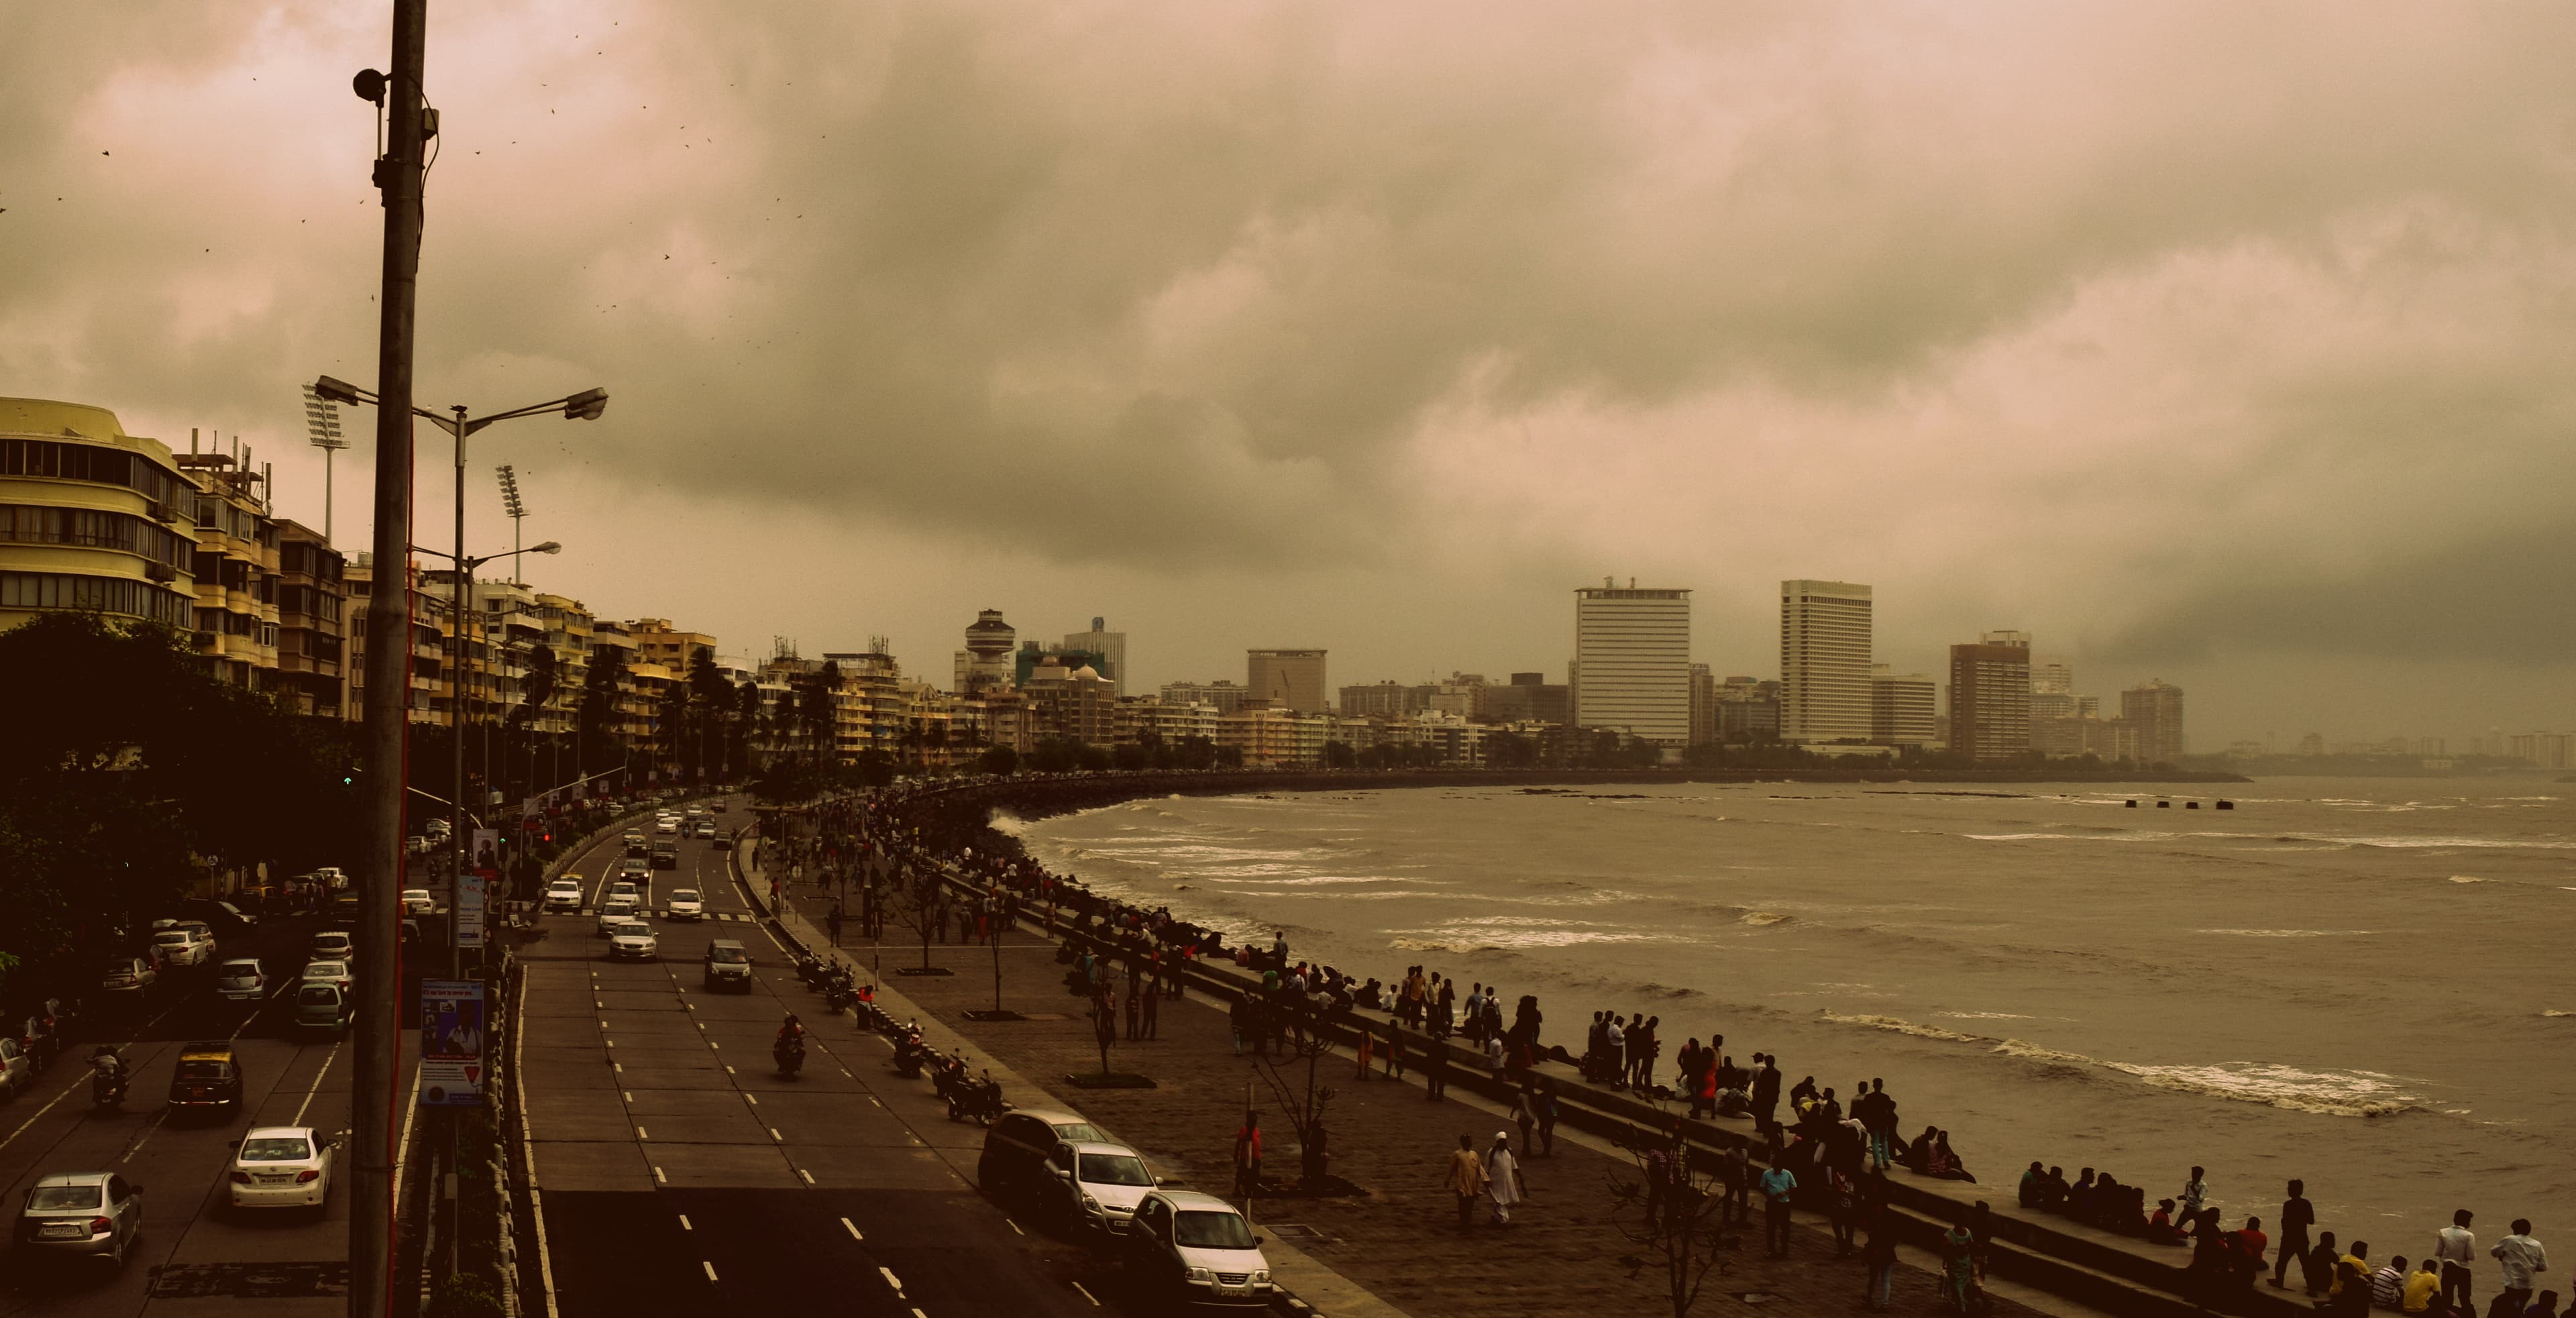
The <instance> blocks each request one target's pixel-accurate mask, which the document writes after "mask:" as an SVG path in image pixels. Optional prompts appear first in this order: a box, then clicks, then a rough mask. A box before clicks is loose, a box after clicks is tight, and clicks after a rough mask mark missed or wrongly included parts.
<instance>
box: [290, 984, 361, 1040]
mask: <svg viewBox="0 0 2576 1318" xmlns="http://www.w3.org/2000/svg"><path fill="white" fill-rule="evenodd" d="M356 1010H357V1003H356V1002H355V1001H354V1000H353V999H352V995H350V994H347V993H343V992H341V991H340V986H339V985H337V984H331V983H323V982H319V981H310V982H307V983H306V984H304V985H303V986H302V987H300V988H298V989H296V990H295V1028H297V1029H299V1030H320V1031H327V1032H332V1033H337V1032H339V1031H342V1030H346V1029H348V1028H349V1017H350V1015H351V1014H352V1013H353V1012H355V1011H356Z"/></svg>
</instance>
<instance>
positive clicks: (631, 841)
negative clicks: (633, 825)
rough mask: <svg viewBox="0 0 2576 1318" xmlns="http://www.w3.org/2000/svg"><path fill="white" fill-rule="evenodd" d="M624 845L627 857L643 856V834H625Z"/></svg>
mask: <svg viewBox="0 0 2576 1318" xmlns="http://www.w3.org/2000/svg"><path fill="white" fill-rule="evenodd" d="M624 843H625V846H626V854H627V855H630V856H641V855H643V854H644V835H643V834H641V833H629V834H627V835H626V837H625V838H624Z"/></svg>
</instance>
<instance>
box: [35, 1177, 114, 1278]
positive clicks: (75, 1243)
mask: <svg viewBox="0 0 2576 1318" xmlns="http://www.w3.org/2000/svg"><path fill="white" fill-rule="evenodd" d="M12 1234H14V1235H15V1236H16V1237H17V1241H18V1247H19V1248H21V1249H33V1250H37V1251H41V1252H43V1253H47V1254H64V1255H74V1256H80V1257H86V1258H102V1259H106V1260H107V1261H108V1265H109V1266H110V1267H118V1268H121V1267H123V1266H125V1253H126V1251H127V1250H129V1249H132V1248H133V1247H134V1238H135V1237H136V1236H139V1235H141V1234H143V1187H142V1186H139V1185H136V1184H134V1183H133V1182H131V1181H128V1180H126V1179H125V1178H124V1177H122V1176H116V1175H112V1174H110V1173H107V1172H56V1173H54V1174H53V1175H51V1176H46V1177H42V1178H40V1179H38V1180H37V1182H36V1183H35V1185H33V1186H32V1187H30V1188H29V1189H28V1191H27V1199H26V1203H25V1204H24V1206H22V1207H21V1208H19V1210H18V1229H17V1231H16V1232H14V1233H12Z"/></svg>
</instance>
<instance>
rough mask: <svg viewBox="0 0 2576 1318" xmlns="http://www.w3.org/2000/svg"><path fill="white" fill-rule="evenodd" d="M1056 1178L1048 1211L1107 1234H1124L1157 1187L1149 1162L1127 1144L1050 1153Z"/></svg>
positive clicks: (1066, 1146)
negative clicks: (1146, 1166)
mask: <svg viewBox="0 0 2576 1318" xmlns="http://www.w3.org/2000/svg"><path fill="white" fill-rule="evenodd" d="M1047 1169H1048V1170H1049V1171H1051V1172H1053V1173H1054V1174H1055V1178H1056V1179H1055V1180H1054V1182H1052V1183H1051V1185H1050V1186H1049V1188H1048V1192H1047V1199H1048V1203H1049V1207H1051V1208H1052V1209H1054V1210H1055V1211H1056V1212H1057V1213H1060V1214H1062V1215H1063V1218H1064V1220H1065V1221H1068V1222H1079V1223H1081V1224H1082V1225H1084V1226H1087V1227H1089V1228H1091V1229H1092V1230H1094V1231H1097V1232H1100V1233H1102V1234H1104V1235H1123V1234H1125V1233H1126V1230H1127V1223H1128V1219H1130V1218H1132V1217H1134V1216H1135V1215H1136V1205H1137V1204H1139V1203H1141V1202H1143V1201H1144V1198H1145V1195H1146V1194H1147V1193H1148V1192H1150V1191H1151V1190H1153V1188H1154V1184H1155V1182H1154V1174H1153V1173H1152V1172H1150V1171H1147V1170H1146V1169H1145V1160H1144V1158H1143V1157H1141V1156H1139V1155H1138V1154H1137V1152H1136V1151H1135V1150H1134V1149H1131V1148H1128V1147H1127V1146H1126V1145H1124V1144H1099V1143H1092V1142H1084V1143H1080V1144H1059V1145H1057V1146H1055V1151H1054V1152H1052V1153H1049V1154H1048V1155H1047Z"/></svg>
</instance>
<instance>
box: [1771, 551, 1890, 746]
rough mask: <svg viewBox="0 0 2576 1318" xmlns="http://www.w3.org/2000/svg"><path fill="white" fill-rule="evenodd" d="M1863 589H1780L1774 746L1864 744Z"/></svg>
mask: <svg viewBox="0 0 2576 1318" xmlns="http://www.w3.org/2000/svg"><path fill="white" fill-rule="evenodd" d="M1869 616H1870V600H1869V587H1867V586H1864V585H1860V584H1858V583H1855V582H1849V581H1783V582H1781V583H1780V739H1781V740H1782V741H1810V742H1813V741H1841V740H1844V739H1846V738H1850V739H1854V740H1859V741H1867V740H1869V737H1870V731H1871V728H1870V723H1871V706H1872V692H1871V688H1870V675H1869V663H1870V661H1869V653H1870V651H1869V646H1870V623H1869Z"/></svg>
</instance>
